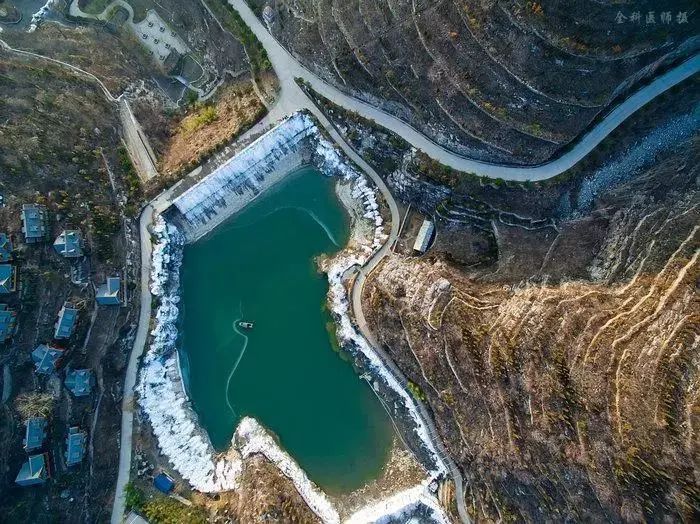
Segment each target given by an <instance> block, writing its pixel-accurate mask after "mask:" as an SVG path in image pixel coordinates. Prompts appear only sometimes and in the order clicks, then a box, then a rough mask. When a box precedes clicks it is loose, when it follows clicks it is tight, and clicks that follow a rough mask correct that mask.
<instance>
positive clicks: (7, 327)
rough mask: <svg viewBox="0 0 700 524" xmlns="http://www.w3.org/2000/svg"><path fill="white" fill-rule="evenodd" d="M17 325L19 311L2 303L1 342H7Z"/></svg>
mask: <svg viewBox="0 0 700 524" xmlns="http://www.w3.org/2000/svg"><path fill="white" fill-rule="evenodd" d="M16 327H17V313H15V312H14V311H13V310H11V309H10V308H8V307H7V304H0V342H5V341H6V340H7V339H8V338H10V337H11V336H12V335H13V334H14V332H15V328H16Z"/></svg>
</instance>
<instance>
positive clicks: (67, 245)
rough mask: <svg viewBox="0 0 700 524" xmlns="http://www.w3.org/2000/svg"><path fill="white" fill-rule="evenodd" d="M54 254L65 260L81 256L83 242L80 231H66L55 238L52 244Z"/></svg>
mask: <svg viewBox="0 0 700 524" xmlns="http://www.w3.org/2000/svg"><path fill="white" fill-rule="evenodd" d="M53 248H54V249H55V250H56V253H58V254H59V255H61V256H63V257H66V258H76V257H80V256H82V255H83V240H82V238H81V236H80V231H77V230H75V229H70V230H68V229H66V230H63V231H62V232H61V234H60V235H58V236H57V237H56V240H55V241H54V243H53Z"/></svg>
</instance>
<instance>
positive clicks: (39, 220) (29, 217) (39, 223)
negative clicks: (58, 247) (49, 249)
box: [22, 204, 49, 244]
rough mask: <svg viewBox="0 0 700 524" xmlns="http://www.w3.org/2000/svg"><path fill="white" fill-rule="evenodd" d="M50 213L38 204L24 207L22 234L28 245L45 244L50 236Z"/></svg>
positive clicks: (24, 205)
mask: <svg viewBox="0 0 700 524" xmlns="http://www.w3.org/2000/svg"><path fill="white" fill-rule="evenodd" d="M48 224H49V213H48V211H47V210H46V207H44V206H41V205H38V204H23V205H22V233H24V241H25V242H26V243H27V244H36V243H37V242H45V241H46V240H47V239H48V235H49V228H48Z"/></svg>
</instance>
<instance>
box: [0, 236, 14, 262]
mask: <svg viewBox="0 0 700 524" xmlns="http://www.w3.org/2000/svg"><path fill="white" fill-rule="evenodd" d="M12 250H13V246H12V240H10V237H8V236H7V235H6V234H5V233H0V262H9V261H10V260H11V259H12Z"/></svg>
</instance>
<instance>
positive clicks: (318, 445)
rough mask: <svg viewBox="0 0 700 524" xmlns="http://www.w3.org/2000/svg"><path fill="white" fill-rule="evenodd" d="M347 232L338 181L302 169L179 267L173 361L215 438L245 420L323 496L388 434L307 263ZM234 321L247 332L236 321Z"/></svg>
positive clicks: (352, 477)
mask: <svg viewBox="0 0 700 524" xmlns="http://www.w3.org/2000/svg"><path fill="white" fill-rule="evenodd" d="M348 235H349V228H348V220H347V214H346V213H345V211H344V210H343V208H342V207H341V205H340V203H339V202H338V200H337V198H336V196H335V193H334V180H332V179H330V178H328V177H325V176H323V175H321V174H320V173H319V172H318V171H316V170H314V169H303V170H301V171H298V172H297V173H295V174H293V175H290V176H288V177H287V178H286V179H285V180H284V181H282V182H280V183H279V184H277V185H276V186H275V187H274V188H272V189H270V190H269V191H268V192H266V193H264V194H263V195H261V196H260V197H259V198H258V199H257V200H255V201H254V202H253V203H251V204H250V205H249V206H248V207H246V208H245V209H244V210H243V211H242V212H240V213H238V214H237V215H235V216H233V217H232V218H231V219H230V220H228V221H227V222H226V223H224V224H223V225H222V226H220V227H219V228H218V229H217V230H216V231H215V232H214V233H213V234H211V235H209V236H207V237H205V238H204V239H202V240H200V241H199V242H197V243H195V244H192V245H189V246H187V247H186V248H185V252H184V260H183V265H182V273H181V279H182V288H183V300H182V303H181V306H182V309H181V321H180V322H181V325H180V343H179V349H180V352H181V356H182V359H181V360H182V362H183V370H184V375H185V380H186V382H187V385H188V390H189V393H190V398H191V400H192V402H193V404H194V408H195V410H196V412H197V414H198V415H199V418H200V422H201V423H202V424H203V426H204V428H205V429H206V430H207V431H208V433H209V436H210V437H211V440H212V443H213V444H214V446H215V447H216V448H217V449H219V450H223V449H226V448H227V447H228V446H229V443H230V440H231V436H232V434H233V431H234V429H235V426H236V424H237V423H238V421H239V420H240V419H241V417H243V416H246V415H250V416H253V417H255V418H256V419H258V420H259V421H260V422H261V423H262V424H263V425H265V426H266V427H267V428H269V429H270V430H272V431H273V432H274V433H275V434H276V435H277V436H278V437H279V439H280V442H281V444H282V446H283V447H284V448H285V449H286V450H287V451H288V452H289V453H290V454H291V455H292V456H293V457H294V458H295V459H296V461H297V462H298V463H299V464H300V466H301V467H302V468H304V470H305V471H306V472H307V474H308V475H309V477H310V478H311V479H312V480H313V481H315V482H316V483H317V484H319V486H321V487H322V488H324V489H325V490H327V491H329V492H331V493H344V492H348V491H351V490H353V489H355V488H358V487H360V486H362V485H363V484H364V483H365V482H367V481H369V480H372V479H374V478H376V477H377V476H378V474H379V473H380V471H381V468H382V466H383V465H384V464H385V462H386V459H387V456H388V452H389V448H390V445H391V438H392V429H391V423H390V421H389V419H388V417H387V415H386V413H385V411H384V408H383V407H382V405H381V404H380V402H379V400H378V399H377V398H376V396H375V395H374V393H373V392H372V391H371V389H370V388H369V386H368V385H367V383H366V382H364V381H363V380H360V379H359V377H358V376H357V374H356V373H355V371H354V370H353V368H352V366H351V364H350V363H349V362H348V361H347V359H344V358H343V355H342V354H340V353H338V352H337V351H334V345H333V343H332V340H333V338H332V336H331V335H330V334H329V331H330V330H331V326H332V319H331V317H330V316H329V314H328V313H327V312H326V311H325V309H324V304H325V300H326V298H325V297H326V293H327V291H328V283H327V279H326V276H325V275H322V274H320V273H318V272H317V270H316V266H315V263H314V260H313V259H314V257H316V256H317V255H319V254H321V253H332V252H334V251H337V250H339V249H340V247H341V246H343V245H344V244H345V243H346V242H347V239H348ZM240 318H244V319H245V320H250V321H254V323H255V327H254V329H252V330H250V331H245V330H240V329H237V327H236V321H237V320H238V319H240ZM246 338H247V340H246Z"/></svg>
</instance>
